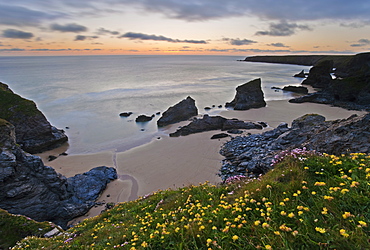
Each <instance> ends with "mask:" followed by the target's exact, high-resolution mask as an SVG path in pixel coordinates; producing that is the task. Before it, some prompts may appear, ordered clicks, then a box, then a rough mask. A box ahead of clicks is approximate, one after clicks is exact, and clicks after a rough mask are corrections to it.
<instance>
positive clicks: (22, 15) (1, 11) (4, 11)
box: [0, 2, 66, 26]
mask: <svg viewBox="0 0 370 250" xmlns="http://www.w3.org/2000/svg"><path fill="white" fill-rule="evenodd" d="M65 16H66V15H65V14H63V13H61V12H53V11H48V12H42V11H38V10H33V9H29V8H26V7H21V6H17V5H12V3H9V2H7V5H3V4H0V17H1V18H0V24H3V25H11V26H38V25H40V24H41V23H42V21H45V20H54V19H56V18H62V17H65Z"/></svg>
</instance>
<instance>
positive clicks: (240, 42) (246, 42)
mask: <svg viewBox="0 0 370 250" xmlns="http://www.w3.org/2000/svg"><path fill="white" fill-rule="evenodd" d="M222 40H223V41H228V42H229V43H230V44H231V45H237V46H240V45H251V44H253V43H257V42H256V41H252V40H248V39H243V40H240V39H239V38H236V39H232V38H224V39H222Z"/></svg>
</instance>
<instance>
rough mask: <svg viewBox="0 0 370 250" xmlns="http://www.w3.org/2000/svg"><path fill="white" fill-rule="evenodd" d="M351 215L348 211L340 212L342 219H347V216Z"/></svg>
mask: <svg viewBox="0 0 370 250" xmlns="http://www.w3.org/2000/svg"><path fill="white" fill-rule="evenodd" d="M351 216H353V215H352V214H351V213H350V212H344V214H342V217H343V219H347V218H348V217H351Z"/></svg>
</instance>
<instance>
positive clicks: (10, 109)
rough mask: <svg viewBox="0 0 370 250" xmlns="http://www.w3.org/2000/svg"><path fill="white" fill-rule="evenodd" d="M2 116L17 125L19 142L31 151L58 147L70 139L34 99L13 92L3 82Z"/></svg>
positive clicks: (0, 99)
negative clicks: (54, 125)
mask: <svg viewBox="0 0 370 250" xmlns="http://www.w3.org/2000/svg"><path fill="white" fill-rule="evenodd" d="M0 118H1V119H4V120H7V121H9V122H10V123H12V124H13V125H14V126H15V133H16V140H17V143H18V144H19V145H20V146H21V147H22V149H23V150H25V151H27V152H29V153H40V152H43V151H46V150H49V149H52V148H56V147H59V146H60V145H61V144H63V143H64V142H66V141H67V140H68V137H67V136H66V135H65V134H64V131H63V130H59V129H57V128H55V127H53V126H51V124H50V123H49V122H48V120H47V119H46V118H45V116H44V115H43V114H42V113H41V111H40V110H38V109H37V107H36V104H35V103H34V102H33V101H30V100H27V99H25V98H22V97H21V96H19V95H17V94H15V93H13V91H12V90H10V88H9V87H8V85H6V84H4V83H1V82H0Z"/></svg>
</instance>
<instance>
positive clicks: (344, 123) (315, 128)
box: [220, 114, 370, 180]
mask: <svg viewBox="0 0 370 250" xmlns="http://www.w3.org/2000/svg"><path fill="white" fill-rule="evenodd" d="M369 122H370V114H366V115H363V116H357V115H353V116H351V117H349V118H347V119H342V120H335V121H325V117H323V116H321V115H316V114H311V115H305V116H302V117H300V118H297V119H296V120H294V121H293V123H292V126H291V127H290V128H289V127H288V124H286V123H283V124H281V125H279V126H278V127H277V128H275V129H273V130H270V131H267V132H264V133H262V134H253V135H250V136H238V137H235V138H234V139H232V140H231V141H229V142H227V143H225V144H224V145H223V147H222V149H221V150H220V153H221V155H223V156H224V157H225V159H224V160H223V164H222V167H221V170H220V176H221V177H222V179H224V180H225V179H226V178H228V177H230V176H234V175H239V174H241V175H250V176H255V175H259V174H263V173H265V172H266V171H268V170H269V169H270V168H271V164H272V160H273V159H274V157H275V156H276V155H277V154H278V153H279V152H281V151H283V150H292V149H294V148H303V147H305V148H307V150H315V151H318V152H321V153H328V154H335V155H339V154H346V153H350V152H361V153H370V127H369Z"/></svg>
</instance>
